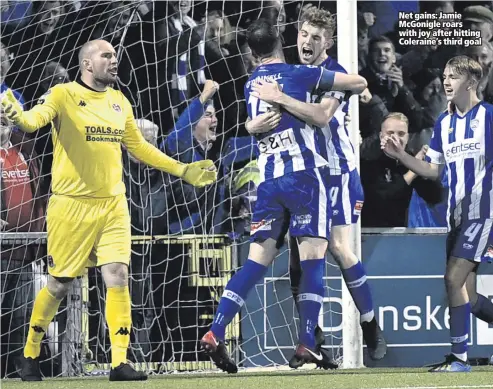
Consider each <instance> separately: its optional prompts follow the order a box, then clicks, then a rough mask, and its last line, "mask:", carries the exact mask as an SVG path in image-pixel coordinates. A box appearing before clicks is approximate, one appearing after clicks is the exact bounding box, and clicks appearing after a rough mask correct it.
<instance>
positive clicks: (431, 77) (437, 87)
mask: <svg viewBox="0 0 493 389" xmlns="http://www.w3.org/2000/svg"><path fill="white" fill-rule="evenodd" d="M413 82H414V84H415V87H414V97H415V99H416V100H417V101H418V102H419V105H420V108H421V118H422V120H421V124H420V128H421V129H424V130H427V129H428V130H429V132H430V134H431V132H432V130H433V126H434V125H435V121H436V120H437V119H438V116H440V114H441V113H442V112H443V111H445V109H446V108H447V98H446V96H445V90H444V89H443V85H442V71H441V70H440V69H422V70H421V71H419V72H418V73H416V74H415V75H414V77H413ZM419 149H421V146H419Z"/></svg>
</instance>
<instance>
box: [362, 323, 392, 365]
mask: <svg viewBox="0 0 493 389" xmlns="http://www.w3.org/2000/svg"><path fill="white" fill-rule="evenodd" d="M361 329H362V330H363V339H364V340H365V343H366V348H367V350H368V355H369V356H370V358H371V359H373V360H374V361H379V360H380V359H382V358H383V357H384V356H385V354H387V342H386V341H385V338H384V337H383V332H382V330H381V329H380V327H379V325H378V323H377V320H376V319H375V318H373V320H372V321H370V322H368V321H364V322H363V323H361Z"/></svg>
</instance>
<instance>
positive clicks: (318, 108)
mask: <svg viewBox="0 0 493 389" xmlns="http://www.w3.org/2000/svg"><path fill="white" fill-rule="evenodd" d="M251 95H252V96H255V97H258V98H259V99H260V100H263V101H265V102H267V103H269V104H278V105H282V106H283V108H285V109H286V110H287V111H288V112H289V113H291V114H292V115H294V116H296V117H297V118H299V119H300V120H302V121H304V122H306V123H308V124H312V125H314V126H318V127H325V126H326V125H327V124H328V123H329V121H330V119H331V116H330V115H329V113H328V111H326V109H325V108H324V107H323V106H322V105H320V104H318V103H305V102H303V101H299V100H296V99H295V98H293V97H291V96H288V95H287V94H285V93H283V92H282V91H281V89H280V87H279V84H278V83H277V82H275V81H270V80H259V81H258V82H256V83H255V84H253V85H252V92H251Z"/></svg>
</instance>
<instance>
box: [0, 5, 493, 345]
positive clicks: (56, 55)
mask: <svg viewBox="0 0 493 389" xmlns="http://www.w3.org/2000/svg"><path fill="white" fill-rule="evenodd" d="M492 6H493V2H491V1H478V2H475V1H461V2H454V1H360V2H358V26H357V29H358V61H359V62H358V65H359V73H360V74H361V75H362V76H364V77H365V78H366V79H367V80H368V88H369V91H370V94H371V99H368V100H365V101H360V106H359V115H360V116H359V121H360V126H359V129H360V134H361V142H360V144H359V145H355V147H358V146H359V147H360V158H361V163H360V172H361V176H362V181H363V187H364V192H365V205H364V207H363V212H362V225H363V227H440V226H445V225H446V222H445V201H446V198H447V177H446V174H447V172H446V171H445V172H444V173H443V177H442V180H441V181H439V182H430V181H427V180H421V179H419V178H417V177H416V176H415V175H413V174H412V173H411V172H409V171H407V169H405V168H404V167H403V166H400V165H399V164H398V163H397V162H396V161H395V160H393V159H390V158H389V157H387V156H385V155H384V154H383V153H382V152H381V150H380V147H379V138H380V136H382V135H388V134H389V133H395V134H397V135H398V136H399V138H400V139H401V140H402V142H404V143H405V144H406V145H407V149H408V152H409V153H410V154H412V155H415V156H416V158H424V155H425V149H424V148H423V146H425V145H426V144H427V143H428V142H429V140H430V137H431V133H432V130H433V126H434V122H435V120H436V119H437V118H438V116H439V115H440V113H441V112H443V111H444V110H445V109H446V98H445V93H444V90H443V87H442V83H441V78H442V72H443V69H444V66H445V63H446V62H447V61H448V60H449V59H450V58H451V57H453V56H456V55H459V54H464V55H468V56H471V57H473V58H474V59H476V60H478V61H479V63H480V64H481V66H482V68H483V78H482V80H481V83H480V88H479V93H480V94H481V96H480V97H481V98H483V99H484V100H486V101H487V102H490V103H492V102H493V81H491V79H492V63H493V45H492V43H491V40H492V39H493V11H492ZM311 7H321V8H325V9H327V10H329V11H331V12H332V13H334V14H335V13H336V11H337V9H336V3H335V1H288V0H285V1H283V0H275V1H198V0H196V1H191V0H182V1H167V2H165V1H77V0H72V1H32V2H30V1H2V3H1V45H0V51H1V53H0V55H1V66H0V83H1V91H2V92H3V91H5V90H6V89H7V88H12V89H13V90H14V91H15V94H16V96H17V98H18V99H19V101H21V102H22V104H23V105H24V109H30V108H31V107H32V106H33V105H34V104H36V103H37V100H38V99H39V98H40V97H41V96H42V95H43V94H44V93H45V92H46V91H47V90H48V89H49V88H50V87H51V86H53V85H56V84H59V83H65V82H70V81H73V80H75V79H76V78H77V76H78V64H77V52H78V48H79V47H80V46H81V45H82V44H83V43H84V42H87V41H88V40H91V39H97V38H103V39H106V40H108V41H110V42H111V43H112V44H113V45H114V46H115V48H116V50H117V52H118V55H119V77H120V82H119V84H118V85H116V86H115V87H116V88H119V89H121V90H122V92H123V93H124V94H125V95H126V96H127V97H128V98H129V100H130V102H131V103H132V104H133V107H134V110H135V116H136V117H137V118H138V123H139V127H140V129H141V131H142V133H143V135H144V137H145V139H146V140H147V141H148V142H150V143H152V144H154V145H155V146H157V147H159V148H160V149H161V150H163V151H164V152H166V153H167V154H168V155H170V156H172V157H173V158H176V159H178V160H180V161H182V162H185V163H189V162H192V161H197V160H201V159H205V158H207V159H213V160H214V161H216V164H217V168H218V171H219V179H218V182H217V183H216V184H215V185H211V186H210V187H207V188H203V189H197V188H193V187H191V186H189V185H188V184H186V183H184V182H182V181H181V180H178V179H175V178H173V177H170V176H168V175H166V174H163V173H162V172H160V171H156V170H154V169H152V168H150V167H147V166H145V165H143V164H141V163H140V162H139V161H138V160H136V159H135V158H134V157H133V156H132V155H130V154H129V153H127V152H124V180H125V184H126V187H127V197H128V202H129V207H130V212H131V218H132V233H133V234H134V235H165V234H177V235H180V234H211V233H221V234H228V235H229V237H230V238H232V239H241V238H242V237H244V236H246V235H248V231H249V218H250V215H251V209H252V206H253V204H254V202H255V198H256V194H255V190H256V186H257V185H258V182H259V178H258V168H257V166H256V163H255V157H256V153H257V149H256V142H255V140H254V139H253V138H252V137H250V136H249V135H248V133H247V132H246V130H245V121H246V119H247V117H246V106H245V104H246V103H245V99H244V92H243V87H244V84H245V81H246V80H247V78H248V76H249V74H251V72H252V71H253V69H255V66H256V65H257V63H256V60H255V58H253V56H252V55H251V53H250V50H249V48H248V45H247V43H246V37H245V29H246V28H247V27H248V25H249V23H250V22H251V21H252V20H255V19H258V18H268V19H270V20H272V21H273V22H274V23H275V24H276V25H278V28H279V32H280V34H281V36H282V42H283V49H284V56H285V60H286V62H287V63H292V64H296V63H298V51H297V47H296V40H297V34H298V31H297V30H298V20H299V18H300V16H301V14H302V13H303V12H305V11H306V10H307V9H309V8H311ZM399 11H406V12H416V13H417V12H432V13H433V12H454V11H457V12H460V13H461V14H462V22H463V27H462V28H463V29H473V30H480V31H481V37H482V45H481V46H471V47H467V48H466V47H459V46H439V47H437V46H405V47H403V46H401V45H399V28H398V12H399ZM329 54H330V56H331V57H333V58H337V37H336V39H335V45H334V46H333V47H332V48H331V49H330V50H329ZM215 83H217V86H218V88H217V87H216V84H215ZM0 119H1V123H0V152H1V154H0V162H1V164H0V169H1V173H2V174H1V181H2V182H1V186H0V188H1V191H0V201H1V208H0V210H1V217H0V219H1V221H0V223H1V225H0V227H1V228H2V231H3V232H41V231H44V229H45V223H44V212H45V208H46V204H47V200H48V197H49V194H50V182H51V178H50V171H51V163H52V153H53V147H52V144H51V128H50V126H47V127H46V128H42V129H39V130H38V131H37V132H36V133H35V134H33V135H25V134H23V133H21V132H20V131H18V130H16V129H15V128H13V127H11V126H10V125H9V124H8V123H7V121H6V120H5V119H4V118H3V117H1V118H0ZM39 250H42V249H40V248H39V247H38V246H36V247H35V246H33V245H24V246H22V247H21V248H5V247H3V246H2V260H1V266H2V273H1V275H2V321H3V320H4V313H3V312H4V310H7V311H8V312H9V320H10V322H11V323H13V322H14V321H15V320H16V318H17V323H18V325H17V327H16V328H18V329H19V331H17V332H18V338H16V335H15V333H16V331H9V332H8V334H9V340H8V341H7V343H12V344H14V343H15V344H22V343H23V340H22V337H23V336H24V334H23V329H24V326H25V318H26V317H28V316H26V315H27V311H26V310H27V309H29V307H28V306H27V305H26V304H25V303H24V304H22V302H19V301H17V300H18V299H19V298H21V297H22V294H21V293H19V290H20V288H21V287H22V286H23V285H26V279H29V271H30V270H25V271H24V270H22V271H19V269H28V267H27V266H26V263H27V262H29V258H31V261H32V260H34V259H35V258H39V257H41V256H42V255H43V254H42V253H41V254H40V252H39ZM35 251H36V252H35ZM167 255H170V254H169V253H167ZM140 256H141V257H142V259H141V260H140V261H133V263H134V262H135V265H132V266H136V268H134V269H133V270H132V271H133V273H134V274H145V273H146V268H147V266H149V263H147V262H146V260H147V259H146V260H144V259H143V258H147V257H146V256H144V255H142V254H141V255H140ZM161 256H163V254H161ZM26 259H27V260H26ZM166 266H169V264H168V265H166ZM14 269H16V271H13V270H14ZM170 269H171V268H170V267H167V268H166V269H165V270H163V272H164V273H166V274H167V275H166V277H170V278H169V279H170V280H171V279H172V278H173V277H174V276H176V275H177V276H178V278H179V274H180V269H181V267H179V266H178V267H177V270H176V271H172V270H170ZM175 273H176V274H175ZM161 283H162V281H161ZM135 287H136V288H137V289H138V290H139V291H140V292H139V293H137V295H140V296H143V295H145V293H144V292H145V289H142V288H145V286H142V285H141V284H138V285H137V286H135ZM139 288H140V289H139ZM12 291H16V292H15V295H12V296H10V297H9V293H12ZM26 293H28V292H26ZM31 293H32V292H31ZM163 296H164V292H163ZM177 300H178V296H177V295H175V294H173V293H171V294H170V293H168V294H166V297H163V298H162V300H161V301H156V302H153V303H152V305H154V306H164V305H166V304H167V302H166V301H168V302H173V301H177ZM134 303H135V304H137V305H138V303H136V302H134ZM19 304H20V305H19ZM142 304H144V305H145V304H148V302H146V303H143V302H141V305H142ZM19 306H22V307H23V308H22V309H14V307H19ZM142 312H144V313H142V316H146V315H147V314H146V313H145V312H146V311H142ZM154 314H155V313H152V314H151V313H150V314H149V315H147V316H146V317H140V318H137V319H136V320H134V321H137V322H141V323H144V322H145V323H147V324H142V326H143V327H146V328H150V327H151V326H152V323H151V322H152V319H153V317H152V315H154ZM9 327H10V328H12V325H11V324H9ZM166 327H167V328H176V326H175V327H174V326H173V325H172V324H171V323H169V322H168V323H167V324H166ZM159 331H160V332H161V333H162V331H163V330H162V329H159ZM3 334H4V331H2V335H3ZM146 336H147V335H146ZM180 336H181V335H180ZM197 338H198V337H197ZM2 343H6V342H5V341H3V342H2ZM163 352H164V351H163ZM2 355H5V353H4V350H2Z"/></svg>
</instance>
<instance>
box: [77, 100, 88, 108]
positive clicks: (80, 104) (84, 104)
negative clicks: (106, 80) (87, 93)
mask: <svg viewBox="0 0 493 389" xmlns="http://www.w3.org/2000/svg"><path fill="white" fill-rule="evenodd" d="M86 105H87V104H86V102H85V101H84V100H81V101H79V107H85V106H86Z"/></svg>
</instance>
